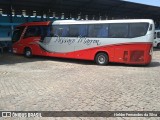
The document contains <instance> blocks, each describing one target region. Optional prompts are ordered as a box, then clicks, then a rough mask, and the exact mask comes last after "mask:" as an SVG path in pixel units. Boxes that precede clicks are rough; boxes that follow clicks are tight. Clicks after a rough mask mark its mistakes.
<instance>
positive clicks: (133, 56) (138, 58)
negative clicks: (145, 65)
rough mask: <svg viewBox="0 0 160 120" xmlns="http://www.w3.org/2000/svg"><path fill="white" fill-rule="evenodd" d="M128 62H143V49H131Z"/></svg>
mask: <svg viewBox="0 0 160 120" xmlns="http://www.w3.org/2000/svg"><path fill="white" fill-rule="evenodd" d="M130 62H144V51H138V50H136V51H131V52H130Z"/></svg>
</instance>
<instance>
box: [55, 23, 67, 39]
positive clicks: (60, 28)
mask: <svg viewBox="0 0 160 120" xmlns="http://www.w3.org/2000/svg"><path fill="white" fill-rule="evenodd" d="M53 27H54V30H53V31H54V36H55V37H57V36H59V37H68V36H69V26H68V25H57V26H53Z"/></svg>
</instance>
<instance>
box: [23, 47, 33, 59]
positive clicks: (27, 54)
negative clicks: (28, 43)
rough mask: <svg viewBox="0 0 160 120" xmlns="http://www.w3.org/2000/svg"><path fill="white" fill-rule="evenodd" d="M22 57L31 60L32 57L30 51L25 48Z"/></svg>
mask: <svg viewBox="0 0 160 120" xmlns="http://www.w3.org/2000/svg"><path fill="white" fill-rule="evenodd" d="M24 56H25V57H27V58H31V57H32V50H31V49H30V48H25V50H24Z"/></svg>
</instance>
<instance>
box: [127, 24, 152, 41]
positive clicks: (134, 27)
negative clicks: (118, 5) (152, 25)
mask: <svg viewBox="0 0 160 120" xmlns="http://www.w3.org/2000/svg"><path fill="white" fill-rule="evenodd" d="M148 26H149V24H148V23H131V24H130V29H129V37H130V38H134V37H140V36H144V35H145V34H146V33H147V30H148Z"/></svg>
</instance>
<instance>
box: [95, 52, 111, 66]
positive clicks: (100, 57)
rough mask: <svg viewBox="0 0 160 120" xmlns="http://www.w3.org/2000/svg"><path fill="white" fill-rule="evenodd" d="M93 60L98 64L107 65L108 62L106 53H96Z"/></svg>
mask: <svg viewBox="0 0 160 120" xmlns="http://www.w3.org/2000/svg"><path fill="white" fill-rule="evenodd" d="M95 61H96V63H97V64H98V65H107V64H108V63H109V58H108V55H107V54H106V53H98V54H97V55H96V57H95Z"/></svg>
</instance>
